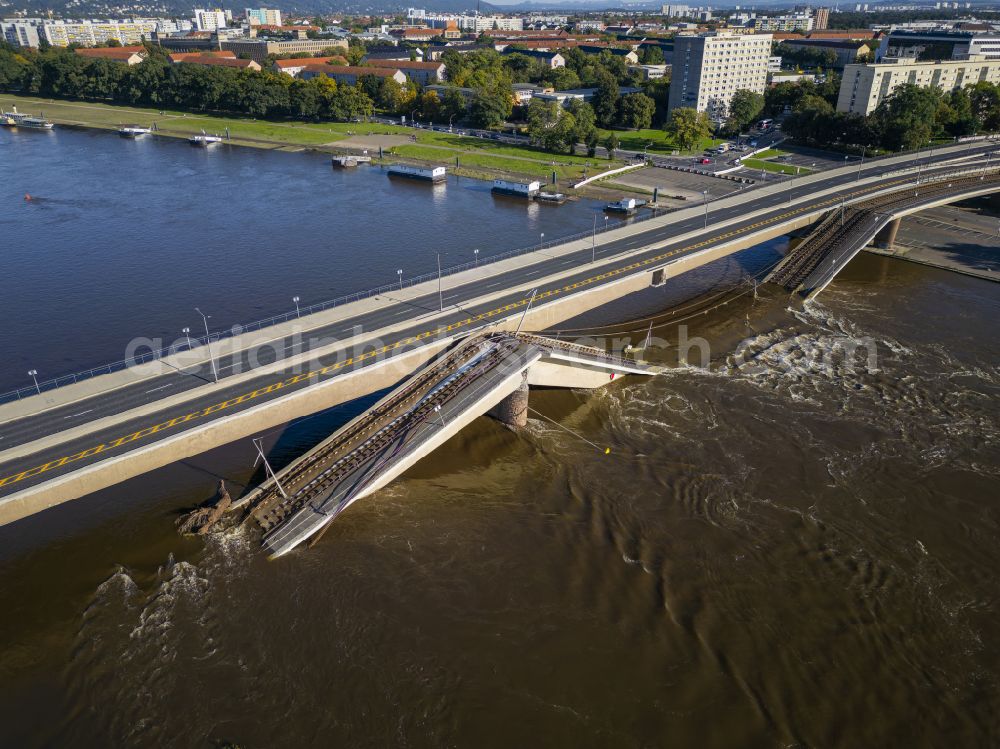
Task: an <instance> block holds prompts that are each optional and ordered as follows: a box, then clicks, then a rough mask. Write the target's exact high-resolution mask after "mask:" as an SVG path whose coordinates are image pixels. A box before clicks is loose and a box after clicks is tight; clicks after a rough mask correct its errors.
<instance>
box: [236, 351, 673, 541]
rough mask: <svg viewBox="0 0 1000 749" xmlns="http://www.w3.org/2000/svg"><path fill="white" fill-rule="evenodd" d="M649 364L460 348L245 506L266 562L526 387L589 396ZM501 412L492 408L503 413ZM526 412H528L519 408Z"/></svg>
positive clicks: (595, 355) (313, 536) (316, 533)
mask: <svg viewBox="0 0 1000 749" xmlns="http://www.w3.org/2000/svg"><path fill="white" fill-rule="evenodd" d="M657 371H658V370H657V369H656V368H654V367H651V366H649V365H646V364H643V363H640V362H636V361H632V360H629V359H624V358H622V357H618V356H613V355H610V354H608V353H606V352H605V351H603V350H601V349H597V348H591V347H588V346H579V345H576V344H570V343H563V342H561V341H554V340H551V339H547V338H541V337H539V336H532V335H515V334H509V333H493V334H488V335H478V336H473V337H471V338H468V339H466V340H465V341H463V342H461V343H460V344H458V345H457V346H456V347H455V348H454V349H452V350H451V351H449V352H447V353H446V354H444V355H443V356H442V357H440V358H439V359H438V360H436V361H434V362H432V363H430V364H428V365H426V366H425V367H424V368H423V369H421V370H420V371H418V372H417V373H416V374H415V375H414V376H413V377H411V378H410V379H409V380H407V381H406V382H405V383H403V384H402V385H401V386H400V387H398V388H397V389H396V390H394V391H393V392H392V393H390V394H389V395H388V396H386V397H385V398H383V399H382V400H381V401H380V402H379V403H377V404H376V405H375V406H374V407H373V408H372V409H371V410H370V411H368V412H367V413H365V414H363V415H361V416H359V417H358V418H356V419H354V420H353V421H351V422H350V423H348V424H347V425H346V426H344V427H343V428H341V429H340V430H338V431H337V432H336V433H335V434H333V435H332V436H330V437H329V438H328V439H327V440H325V441H324V442H322V443H321V444H319V445H317V446H316V447H315V448H313V449H312V450H311V451H309V452H308V453H306V454H305V455H303V456H302V457H301V458H299V459H298V460H296V461H295V462H293V463H292V464H290V465H289V466H287V467H285V468H284V469H283V470H281V471H279V472H278V473H277V475H276V476H274V477H270V478H269V479H268V480H266V481H265V482H264V483H262V484H261V486H259V487H258V488H257V489H255V490H254V491H252V492H250V493H249V494H248V495H247V496H246V497H244V498H243V499H241V500H240V501H239V502H238V503H237V504H236V507H242V508H245V509H246V511H247V519H248V520H249V519H252V520H253V521H255V522H256V523H257V524H259V525H260V527H261V528H262V529H263V531H264V538H263V543H264V546H265V547H266V548H267V550H268V552H269V554H270V556H271V557H277V556H281V555H282V554H286V553H287V552H289V551H291V550H292V549H294V548H295V547H296V546H298V545H299V544H300V543H302V542H303V541H308V540H312V541H313V542H315V540H318V538H319V537H320V536H321V535H322V533H323V531H324V530H325V529H326V528H327V527H328V526H329V524H330V523H331V522H333V520H334V519H336V517H337V516H338V515H339V514H340V513H342V512H343V511H344V510H346V509H347V508H348V507H350V505H351V504H353V503H354V502H356V501H357V500H359V499H361V498H362V497H365V496H367V495H368V494H371V493H372V492H374V491H377V490H378V489H380V488H382V487H383V486H385V485H386V484H388V483H389V482H390V481H392V479H394V478H395V477H396V476H398V475H400V474H401V473H403V472H404V471H405V470H406V469H408V468H409V467H410V466H412V465H413V464H414V463H416V462H417V461H418V460H420V458H422V457H424V456H425V455H427V454H428V453H430V452H431V451H433V450H434V449H435V448H437V447H438V446H440V445H441V444H443V443H444V442H445V441H446V440H448V439H449V438H451V437H452V436H454V435H455V434H456V433H457V432H458V431H460V430H461V429H462V428H463V427H464V426H466V425H467V424H468V423H469V422H471V421H472V420H474V419H475V418H478V417H479V416H481V415H483V414H485V413H487V412H488V411H490V409H492V408H494V407H495V406H497V405H498V404H502V402H503V401H504V400H505V399H508V398H511V397H513V398H518V399H519V401H518V402H519V403H520V402H521V401H524V403H523V404H522V405H526V401H527V393H526V392H524V390H525V386H526V383H529V384H536V385H545V386H562V387H582V388H593V387H599V386H601V385H604V384H607V383H608V382H611V381H612V380H613V379H614V377H615V375H617V374H647V375H649V374H654V373H655V372H657ZM504 410H505V409H503V408H500V409H498V411H499V412H501V413H502V412H504ZM521 410H524V409H521ZM513 426H516V425H513Z"/></svg>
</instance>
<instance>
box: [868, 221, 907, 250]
mask: <svg viewBox="0 0 1000 749" xmlns="http://www.w3.org/2000/svg"><path fill="white" fill-rule="evenodd" d="M900 221H902V219H898V218H895V219H893V220H892V221H890V222H889V223H888V224H886V225H885V226H883V227H882V228H881V229H880V230H879V232H878V234H876V235H875V246H876V247H878V248H879V249H880V250H891V249H892V247H893V245H894V244H895V243H896V235H897V234H898V233H899V224H900Z"/></svg>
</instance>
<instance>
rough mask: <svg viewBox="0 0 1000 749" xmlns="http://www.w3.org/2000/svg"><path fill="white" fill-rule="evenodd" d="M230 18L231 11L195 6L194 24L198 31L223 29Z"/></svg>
mask: <svg viewBox="0 0 1000 749" xmlns="http://www.w3.org/2000/svg"><path fill="white" fill-rule="evenodd" d="M231 20H232V12H231V11H225V10H205V9H204V8H195V10H194V26H195V28H196V29H198V31H217V30H218V29H224V28H226V27H227V26H228V25H229V22H230V21H231Z"/></svg>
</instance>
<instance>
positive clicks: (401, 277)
mask: <svg viewBox="0 0 1000 749" xmlns="http://www.w3.org/2000/svg"><path fill="white" fill-rule="evenodd" d="M396 275H397V276H399V290H400V291H402V290H403V269H402V268H398V269H397V270H396Z"/></svg>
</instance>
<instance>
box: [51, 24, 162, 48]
mask: <svg viewBox="0 0 1000 749" xmlns="http://www.w3.org/2000/svg"><path fill="white" fill-rule="evenodd" d="M155 31H156V20H155V19H134V20H132V21H110V20H109V21H46V22H45V23H44V24H43V25H42V34H43V35H44V38H45V40H46V41H48V43H49V44H51V45H52V46H53V47H68V46H69V45H70V44H79V45H80V46H82V47H93V46H95V45H98V44H107V43H108V42H110V41H116V42H118V43H119V44H121V45H122V46H129V45H133V44H140V43H142V42H143V41H144V40H146V39H152V37H153V32H155ZM39 36H41V35H39Z"/></svg>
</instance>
